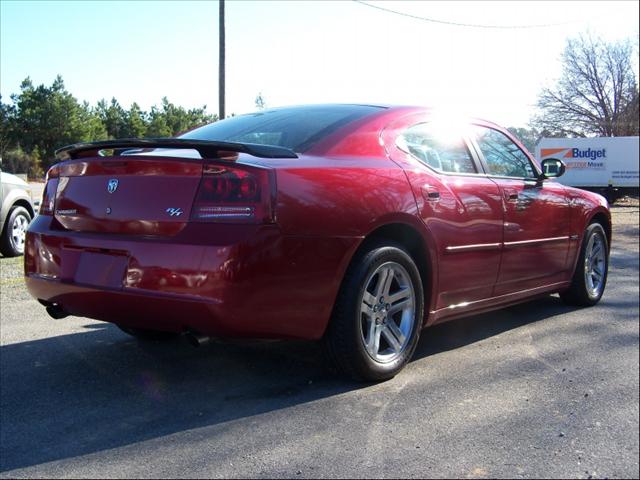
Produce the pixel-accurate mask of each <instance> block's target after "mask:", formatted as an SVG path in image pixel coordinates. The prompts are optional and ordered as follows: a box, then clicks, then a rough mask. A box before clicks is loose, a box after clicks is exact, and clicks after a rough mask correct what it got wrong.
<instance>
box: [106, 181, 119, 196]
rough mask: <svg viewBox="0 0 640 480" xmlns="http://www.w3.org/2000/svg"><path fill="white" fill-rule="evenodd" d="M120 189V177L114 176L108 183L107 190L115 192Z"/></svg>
mask: <svg viewBox="0 0 640 480" xmlns="http://www.w3.org/2000/svg"><path fill="white" fill-rule="evenodd" d="M117 189H118V179H117V178H112V179H111V180H109V182H108V183H107V191H108V192H109V193H113V192H115V191H116V190H117Z"/></svg>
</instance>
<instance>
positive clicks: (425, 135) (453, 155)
mask: <svg viewBox="0 0 640 480" xmlns="http://www.w3.org/2000/svg"><path fill="white" fill-rule="evenodd" d="M396 143H397V146H398V148H400V149H401V150H403V151H405V152H407V153H410V154H411V155H413V156H414V157H415V158H417V159H418V160H420V161H421V162H422V163H424V164H426V165H428V166H430V167H431V168H433V169H434V170H437V171H438V172H445V173H477V170H476V166H475V164H474V163H473V158H472V157H471V153H470V152H469V149H468V148H467V145H466V143H465V142H464V140H463V139H462V135H461V134H460V133H459V132H452V131H451V130H450V129H445V128H443V127H441V126H439V125H438V124H434V123H420V124H418V125H414V126H412V127H410V128H408V129H407V130H405V131H404V132H403V133H402V134H401V135H400V136H398V139H397V142H396Z"/></svg>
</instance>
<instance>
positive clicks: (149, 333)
mask: <svg viewBox="0 0 640 480" xmlns="http://www.w3.org/2000/svg"><path fill="white" fill-rule="evenodd" d="M116 326H117V327H118V328H119V329H120V330H122V331H123V332H124V333H126V334H128V335H131V336H132V337H135V338H137V339H138V340H143V341H159V342H166V341H169V340H173V339H174V338H177V337H178V336H179V335H180V334H179V333H176V332H163V331H160V330H148V329H146V328H134V327H125V326H123V325H116Z"/></svg>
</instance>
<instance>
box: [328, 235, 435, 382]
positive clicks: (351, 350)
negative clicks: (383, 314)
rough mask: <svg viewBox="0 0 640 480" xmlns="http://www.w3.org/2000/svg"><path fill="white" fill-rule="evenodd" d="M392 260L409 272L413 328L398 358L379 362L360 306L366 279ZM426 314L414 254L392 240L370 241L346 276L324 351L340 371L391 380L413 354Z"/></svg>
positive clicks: (362, 378)
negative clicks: (368, 346)
mask: <svg viewBox="0 0 640 480" xmlns="http://www.w3.org/2000/svg"><path fill="white" fill-rule="evenodd" d="M389 262H392V263H391V264H393V262H395V263H396V264H399V265H401V266H402V267H403V268H404V270H405V272H406V273H407V274H408V277H409V278H408V280H409V281H410V282H411V285H412V287H413V292H412V293H413V295H414V302H413V304H414V309H415V310H414V319H413V325H412V327H411V330H410V332H409V334H408V335H407V336H405V337H404V338H406V340H405V342H406V343H404V345H405V346H404V350H401V351H400V352H401V353H398V354H397V355H398V356H397V358H394V359H392V360H391V361H388V362H380V361H377V360H376V359H374V358H373V357H372V356H371V355H370V354H369V353H368V351H367V349H366V347H365V341H366V340H365V339H364V338H363V335H364V333H363V317H362V314H361V312H360V306H361V303H362V299H363V295H364V293H365V289H366V288H367V283H368V282H370V281H373V280H371V278H372V277H371V275H373V274H375V272H376V271H377V269H378V268H379V267H381V266H383V265H384V264H387V263H389ZM374 278H375V277H374ZM378 281H380V280H378ZM392 281H393V280H392ZM387 307H388V305H387ZM385 311H386V310H385ZM423 314H424V292H423V290H422V282H421V279H420V273H419V271H418V268H417V267H416V264H415V262H414V261H413V259H412V258H411V256H410V255H409V254H408V253H407V252H406V251H405V250H404V249H403V248H402V247H401V246H399V245H395V244H392V243H389V242H385V243H384V244H375V245H371V246H370V247H369V248H368V249H367V250H366V251H364V252H363V253H361V254H360V255H358V256H357V257H356V258H355V259H354V260H353V261H352V263H351V265H350V266H349V269H348V270H347V273H346V275H345V277H344V279H343V282H342V285H341V287H340V291H339V293H338V297H337V299H336V303H335V306H334V309H333V314H332V318H331V322H330V323H329V326H328V328H327V331H326V333H325V335H324V338H323V344H324V347H325V351H326V353H327V355H328V357H329V360H330V361H331V362H332V363H333V364H334V366H335V367H336V368H337V369H338V371H339V372H340V373H343V374H345V375H347V376H349V377H351V378H353V379H354V380H357V381H373V382H378V381H383V380H388V379H390V378H393V377H394V376H395V375H396V374H397V373H398V372H399V371H400V370H402V368H403V367H404V366H405V365H406V364H407V363H408V362H409V360H410V359H411V357H412V356H413V352H414V351H415V348H416V345H417V343H418V338H419V336H420V330H421V329H422V320H423ZM371 321H373V319H372V320H371Z"/></svg>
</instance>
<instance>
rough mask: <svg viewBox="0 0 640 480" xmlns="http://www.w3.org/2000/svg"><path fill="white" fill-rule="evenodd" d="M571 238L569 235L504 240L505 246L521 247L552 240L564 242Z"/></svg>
mask: <svg viewBox="0 0 640 480" xmlns="http://www.w3.org/2000/svg"><path fill="white" fill-rule="evenodd" d="M566 240H569V237H567V236H565V237H552V238H536V239H535V240H520V241H518V242H504V246H505V247H519V246H526V245H535V244H538V243H552V242H564V241H566Z"/></svg>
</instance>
